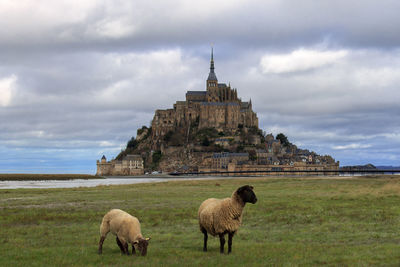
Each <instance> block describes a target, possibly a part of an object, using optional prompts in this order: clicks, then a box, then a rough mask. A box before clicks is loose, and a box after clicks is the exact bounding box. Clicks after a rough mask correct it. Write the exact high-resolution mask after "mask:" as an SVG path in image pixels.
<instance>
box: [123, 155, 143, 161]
mask: <svg viewBox="0 0 400 267" xmlns="http://www.w3.org/2000/svg"><path fill="white" fill-rule="evenodd" d="M123 160H141V161H143V159H142V157H141V156H140V155H126V156H125V158H124V159H123Z"/></svg>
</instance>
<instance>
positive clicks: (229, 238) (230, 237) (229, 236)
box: [228, 232, 235, 254]
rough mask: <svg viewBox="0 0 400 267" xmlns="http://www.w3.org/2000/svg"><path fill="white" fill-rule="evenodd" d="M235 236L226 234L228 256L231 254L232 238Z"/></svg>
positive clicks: (231, 233)
mask: <svg viewBox="0 0 400 267" xmlns="http://www.w3.org/2000/svg"><path fill="white" fill-rule="evenodd" d="M234 235H235V232H229V233H228V254H229V253H231V252H232V238H233V236H234Z"/></svg>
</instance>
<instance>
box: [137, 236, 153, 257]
mask: <svg viewBox="0 0 400 267" xmlns="http://www.w3.org/2000/svg"><path fill="white" fill-rule="evenodd" d="M150 239H151V238H150V237H147V238H141V239H139V240H137V241H135V242H134V243H133V244H137V247H138V250H139V251H140V254H141V255H142V256H146V254H147V246H148V245H149V240H150Z"/></svg>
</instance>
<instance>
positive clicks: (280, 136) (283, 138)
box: [276, 133, 290, 146]
mask: <svg viewBox="0 0 400 267" xmlns="http://www.w3.org/2000/svg"><path fill="white" fill-rule="evenodd" d="M276 139H277V140H279V141H281V144H282V145H283V146H289V145H290V142H289V140H288V139H287V137H286V136H285V135H284V134H283V133H279V134H278V135H277V136H276Z"/></svg>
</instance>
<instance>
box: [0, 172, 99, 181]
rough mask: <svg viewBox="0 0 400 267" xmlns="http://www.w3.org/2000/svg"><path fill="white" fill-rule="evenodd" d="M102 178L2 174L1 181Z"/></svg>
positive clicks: (77, 175)
mask: <svg viewBox="0 0 400 267" xmlns="http://www.w3.org/2000/svg"><path fill="white" fill-rule="evenodd" d="M102 178H103V177H101V176H95V175H90V174H30V173H0V181H43V180H75V179H85V180H88V179H102Z"/></svg>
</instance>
